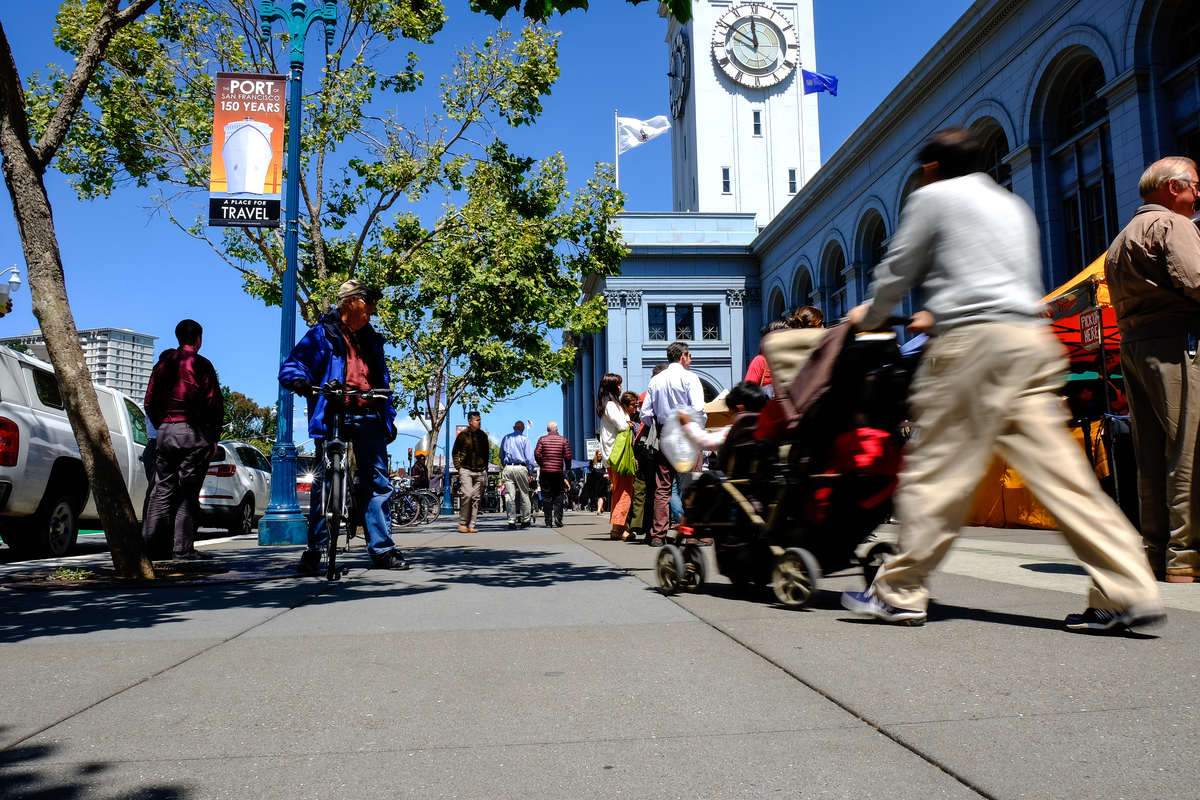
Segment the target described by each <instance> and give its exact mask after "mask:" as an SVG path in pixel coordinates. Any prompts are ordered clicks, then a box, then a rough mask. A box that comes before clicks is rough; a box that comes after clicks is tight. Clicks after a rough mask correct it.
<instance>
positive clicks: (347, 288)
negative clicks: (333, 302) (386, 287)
mask: <svg viewBox="0 0 1200 800" xmlns="http://www.w3.org/2000/svg"><path fill="white" fill-rule="evenodd" d="M356 294H361V295H363V296H365V297H366V298H367V299H368V300H370V301H372V302H376V303H377V302H379V298H380V297H382V296H383V292H381V291H379V290H378V289H376V288H374V287H371V286H368V285H367V284H365V283H363V282H362V281H360V280H358V279H356V278H351V279H350V280H348V281H346V282H345V283H343V284H342V285H341V286H340V287H339V288H338V293H337V300H338V302H339V303H340V302H342V301H343V300H345V299H346V298H347V297H354V295H356Z"/></svg>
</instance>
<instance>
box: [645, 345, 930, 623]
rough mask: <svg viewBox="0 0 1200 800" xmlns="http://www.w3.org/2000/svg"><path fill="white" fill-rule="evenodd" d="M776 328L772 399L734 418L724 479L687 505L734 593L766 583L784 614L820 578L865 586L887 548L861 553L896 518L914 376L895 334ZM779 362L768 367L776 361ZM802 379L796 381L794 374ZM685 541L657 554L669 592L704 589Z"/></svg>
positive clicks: (807, 596) (707, 482) (696, 490)
mask: <svg viewBox="0 0 1200 800" xmlns="http://www.w3.org/2000/svg"><path fill="white" fill-rule="evenodd" d="M812 333H814V332H811V331H803V330H800V331H780V332H778V333H774V334H771V335H770V336H769V337H768V338H767V339H766V340H764V343H763V352H764V355H765V356H766V358H767V360H768V362H769V363H771V372H772V375H775V376H779V377H778V378H777V380H779V379H780V378H781V379H782V380H780V383H779V385H778V386H777V389H776V396H775V398H774V399H772V400H771V401H770V402H769V403H768V404H767V405H766V407H765V408H764V409H763V410H762V411H761V412H759V413H757V414H755V413H742V414H739V415H738V416H737V417H736V418H735V420H734V422H733V425H732V426H731V428H730V431H729V434H728V436H727V437H726V441H725V444H724V446H723V448H722V450H721V453H720V465H721V469H720V470H719V471H717V470H714V471H710V472H706V473H704V474H703V475H701V476H700V478H699V479H698V480H696V481H694V482H693V484H692V486H691V487H690V489H689V491H688V493H687V496H686V499H685V506H686V508H687V514H688V519H689V521H690V522H691V527H692V528H693V529H694V533H695V536H696V537H697V538H712V539H714V540H715V543H716V546H715V548H714V550H715V556H716V562H717V567H718V569H719V570H720V572H721V573H722V574H724V575H725V576H727V577H728V578H729V579H730V580H731V581H732V582H733V583H734V584H735V585H758V586H769V587H770V588H771V590H772V592H773V594H774V596H775V598H776V599H777V600H778V601H779V602H781V603H783V604H784V605H787V606H792V607H803V606H805V605H808V604H809V603H810V602H811V601H812V599H813V597H814V596H815V595H816V592H817V583H818V581H819V580H820V579H821V576H822V575H823V574H825V573H830V572H836V571H839V570H843V569H846V568H848V567H852V566H860V567H862V569H863V573H864V577H865V578H866V580H867V583H868V585H869V584H870V581H871V580H872V579H873V578H874V574H875V572H876V571H877V570H878V568H879V566H880V565H881V564H882V557H883V555H884V554H885V553H887V552H891V551H892V546H891V545H890V544H888V543H884V542H878V543H876V544H874V545H872V546H871V547H870V548H869V549H868V550H867V552H865V553H863V554H862V555H861V557H859V555H857V554H856V550H857V549H858V548H859V546H860V545H862V544H864V543H865V542H866V541H867V539H868V538H869V537H870V536H871V535H872V533H873V531H874V529H875V528H876V527H877V526H878V525H879V523H881V522H882V521H883V520H884V519H885V518H886V516H887V515H888V513H890V510H891V496H892V493H893V492H894V490H895V487H896V483H897V477H896V476H897V474H898V473H899V468H900V455H899V453H900V444H901V442H900V433H899V430H900V426H901V423H902V422H903V421H904V419H905V417H906V407H905V397H906V395H907V391H908V381H909V370H908V369H907V368H906V366H905V365H904V363H902V359H901V356H900V351H899V347H898V346H897V341H896V336H895V334H894V333H892V332H886V333H860V334H857V335H856V334H855V333H854V332H853V331H852V330H851V329H850V327H849V326H847V325H845V324H843V325H839V326H837V327H834V328H831V329H829V330H828V331H819V332H815V333H817V336H816V337H814V336H812V335H807V336H801V335H802V334H812ZM772 362H773V363H772ZM797 373H798V374H797ZM689 540H690V537H679V538H678V539H677V540H676V542H675V544H674V545H670V546H668V547H665V548H663V550H662V551H661V552H660V553H659V554H658V557H657V562H656V573H657V576H658V579H659V585H660V586H661V587H662V590H663V591H664V593H667V594H672V593H674V592H676V591H678V590H679V589H681V588H683V589H691V590H694V589H697V588H699V587H700V586H702V585H703V583H704V579H705V574H704V559H703V557H702V554H701V552H700V550H699V548H698V547H697V546H695V544H694V543H693V542H692V541H689Z"/></svg>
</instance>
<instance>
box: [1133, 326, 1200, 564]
mask: <svg viewBox="0 0 1200 800" xmlns="http://www.w3.org/2000/svg"><path fill="white" fill-rule="evenodd" d="M1121 374H1122V375H1123V376H1124V377H1125V391H1126V395H1127V397H1128V398H1129V418H1130V422H1131V423H1132V425H1131V427H1132V428H1133V449H1134V453H1135V455H1136V457H1137V465H1138V500H1139V501H1140V503H1141V518H1142V539H1143V540H1144V541H1145V543H1146V555H1147V557H1148V558H1149V559H1150V564H1151V565H1152V566H1153V567H1154V569H1156V570H1162V569H1164V568H1166V569H1167V570H1168V571H1170V572H1174V573H1176V574H1180V575H1192V574H1200V552H1198V551H1197V549H1196V546H1197V541H1196V539H1197V531H1196V522H1197V520H1196V516H1197V515H1196V508H1195V503H1196V500H1197V498H1200V491H1197V487H1196V476H1197V473H1196V472H1195V471H1194V470H1193V468H1192V459H1193V457H1194V456H1195V454H1196V437H1197V434H1198V433H1200V358H1194V357H1190V356H1188V354H1187V336H1186V335H1178V336H1162V337H1158V338H1155V339H1144V340H1142V341H1139V342H1121Z"/></svg>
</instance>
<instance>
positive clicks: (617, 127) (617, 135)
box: [613, 108, 621, 191]
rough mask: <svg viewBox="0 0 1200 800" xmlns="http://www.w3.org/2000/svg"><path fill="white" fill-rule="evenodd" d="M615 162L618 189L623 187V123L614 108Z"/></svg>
mask: <svg viewBox="0 0 1200 800" xmlns="http://www.w3.org/2000/svg"><path fill="white" fill-rule="evenodd" d="M613 153H614V154H613V163H614V164H615V165H616V172H617V190H618V191H620V189H621V123H620V122H618V121H617V110H616V109H615V108H614V109H613Z"/></svg>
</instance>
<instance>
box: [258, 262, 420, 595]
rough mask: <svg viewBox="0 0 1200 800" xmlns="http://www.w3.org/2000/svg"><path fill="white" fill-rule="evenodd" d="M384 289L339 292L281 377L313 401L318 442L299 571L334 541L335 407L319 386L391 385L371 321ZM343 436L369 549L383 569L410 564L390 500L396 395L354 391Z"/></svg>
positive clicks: (312, 429)
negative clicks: (329, 452)
mask: <svg viewBox="0 0 1200 800" xmlns="http://www.w3.org/2000/svg"><path fill="white" fill-rule="evenodd" d="M379 297H380V293H379V292H378V290H374V289H371V288H369V287H368V286H367V285H366V284H364V283H362V282H361V281H357V280H348V281H346V282H345V283H343V284H342V285H341V288H339V289H338V293H337V309H336V310H334V311H331V312H329V313H328V314H326V315H325V316H323V317H321V319H320V321H319V322H318V323H317V324H316V325H314V326H313V327H311V328H309V330H308V333H306V334H304V338H302V339H301V340H300V341H299V343H297V345H296V346H295V347H294V348H293V349H292V352H291V355H289V356H288V357H287V360H286V361H284V362H283V366H281V367H280V368H279V382H280V383H281V384H282V385H283V386H284V387H286V388H287V389H290V390H291V391H293V392H295V393H296V394H298V395H301V396H303V397H306V398H307V399H308V434H309V436H311V437H313V439H314V440H315V442H316V449H317V454H316V455H317V458H316V461H317V463H316V474H315V475H314V476H313V491H312V501H311V503H310V504H309V515H308V549H307V550H305V551H304V555H302V556H301V557H300V564H299V566H298V567H297V571H298V572H300V573H301V574H306V575H312V574H316V573H317V572H318V571H319V568H320V562H321V551H322V550H323V549H324V548H325V546H326V543H327V542H328V539H329V530H328V526H327V524H326V521H325V513H324V509H323V507H322V502H321V500H322V489H323V488H324V482H325V458H324V455H325V454H324V443H325V439H326V438H328V436H329V416H330V415H332V414H334V413H335V410H334V409H333V408H330V406H329V403H328V401H327V400H326V398H325V396H324V395H322V394H320V393H319V392H317V391H314V387H320V386H324V385H325V384H327V383H328V382H329V381H337V382H339V383H341V384H342V385H343V386H344V387H345V388H346V389H354V390H359V391H365V390H369V389H386V388H388V387H389V385H390V381H391V378H390V376H389V375H388V368H387V359H386V358H385V357H384V353H383V337H382V336H380V335H379V333H378V332H376V330H375V329H374V328H372V327H371V324H370V321H371V315H372V314H374V313H375V304H376V302H377V301H378V300H379ZM344 403H345V422H344V423H342V426H341V430H340V437H341V439H342V440H344V441H346V442H348V443H349V444H351V445H352V446H353V448H354V456H355V459H356V461H357V478H358V481H357V483H358V488H359V493H360V495H359V496H360V502H359V507H360V508H361V509H362V513H363V521H364V523H365V526H366V529H367V551H368V552H369V553H370V554H371V561H372V562H373V563H374V565H375V567H376V568H377V569H397V570H402V569H408V562H407V561H405V560H404V556H403V554H402V553H401V552H400V551H399V550H398V549H396V543H395V542H394V541H392V533H391V531H392V524H391V513H390V512H391V509H390V502H389V499H390V498H391V495H392V484H391V481H390V480H388V474H387V446H388V445H389V444H391V443H392V441H394V440H395V438H396V426H395V419H396V409H395V406H394V405H393V403H392V398H391V397H387V398H381V397H375V398H369V399H367V398H356V397H348V398H346V399H345V400H344Z"/></svg>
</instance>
